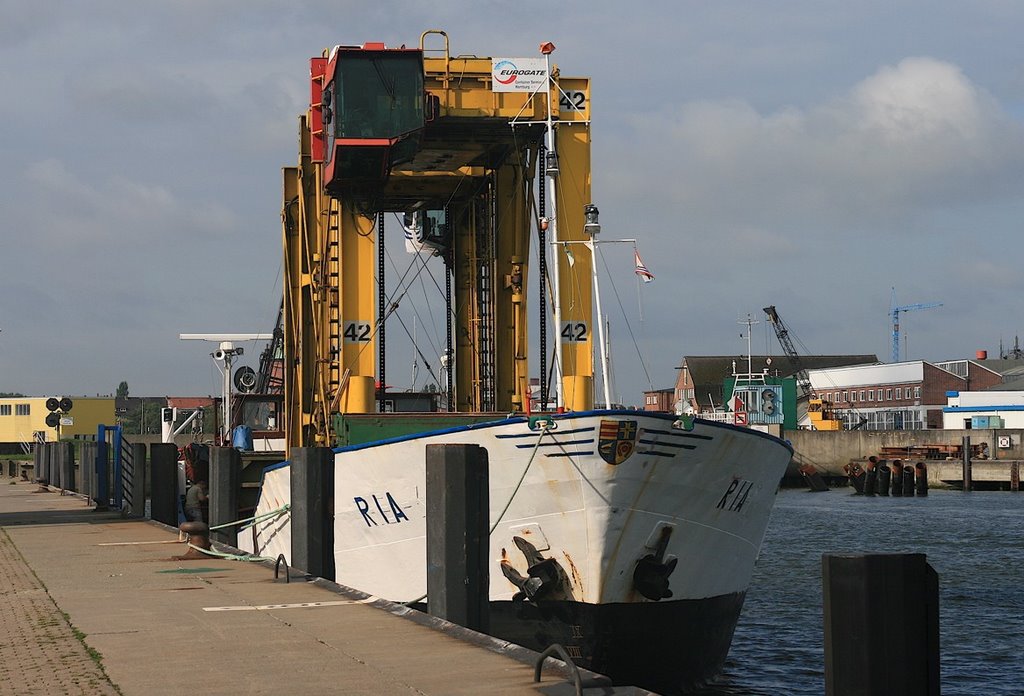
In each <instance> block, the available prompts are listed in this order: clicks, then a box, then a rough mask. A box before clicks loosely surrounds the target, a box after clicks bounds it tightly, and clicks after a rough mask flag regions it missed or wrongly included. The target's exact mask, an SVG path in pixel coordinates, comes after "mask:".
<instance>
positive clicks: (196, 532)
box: [174, 521, 210, 561]
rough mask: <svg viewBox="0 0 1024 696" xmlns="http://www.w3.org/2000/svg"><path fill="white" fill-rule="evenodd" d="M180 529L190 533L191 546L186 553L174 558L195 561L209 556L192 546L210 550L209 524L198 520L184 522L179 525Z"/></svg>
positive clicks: (184, 532) (189, 541)
mask: <svg viewBox="0 0 1024 696" xmlns="http://www.w3.org/2000/svg"><path fill="white" fill-rule="evenodd" d="M178 531H180V532H181V533H183V534H187V535H188V543H189V547H188V550H187V551H186V552H185V553H184V555H181V556H175V557H174V560H176V561H195V560H198V559H200V558H206V557H207V554H205V553H203V552H202V551H198V550H197V549H194V548H192V547H193V546H195V547H197V548H198V549H205V550H206V551H209V550H210V526H209V525H208V524H206V523H205V522H196V521H188V522H182V523H181V524H180V525H178Z"/></svg>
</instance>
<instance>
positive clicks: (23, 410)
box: [14, 404, 30, 416]
mask: <svg viewBox="0 0 1024 696" xmlns="http://www.w3.org/2000/svg"><path fill="white" fill-rule="evenodd" d="M29 406H30V404H14V415H16V416H27V415H29Z"/></svg>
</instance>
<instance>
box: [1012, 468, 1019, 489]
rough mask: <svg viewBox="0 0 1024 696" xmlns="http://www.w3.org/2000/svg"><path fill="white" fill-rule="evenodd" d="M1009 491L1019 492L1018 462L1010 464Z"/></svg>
mask: <svg viewBox="0 0 1024 696" xmlns="http://www.w3.org/2000/svg"><path fill="white" fill-rule="evenodd" d="M1010 490H1011V491H1019V490H1020V462H1011V463H1010Z"/></svg>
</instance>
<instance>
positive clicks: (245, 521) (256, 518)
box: [210, 503, 291, 532]
mask: <svg viewBox="0 0 1024 696" xmlns="http://www.w3.org/2000/svg"><path fill="white" fill-rule="evenodd" d="M290 509H291V505H290V504H288V503H285V504H284V505H282V506H281V507H279V508H277V509H276V510H271V511H270V512H262V513H260V514H258V515H253V516H252V517H244V518H242V519H240V520H235V521H234V522H225V523H224V524H217V525H214V526H212V527H210V531H211V532H212V531H213V530H215V529H225V528H227V527H234V526H235V525H242V527H240V528H239V530H238V531H240V532H241V531H242V530H244V529H247V528H248V527H249V525H250V524H256V523H257V522H262V521H263V520H265V519H270V518H273V517H279V516H281V515H283V514H284V513H286V512H288V510H290Z"/></svg>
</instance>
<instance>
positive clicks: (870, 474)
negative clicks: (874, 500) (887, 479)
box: [864, 456, 878, 496]
mask: <svg viewBox="0 0 1024 696" xmlns="http://www.w3.org/2000/svg"><path fill="white" fill-rule="evenodd" d="M877 488H878V458H877V457H873V456H872V457H868V463H867V464H865V465H864V495H871V496H873V495H874V494H875V491H876V490H877Z"/></svg>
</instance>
